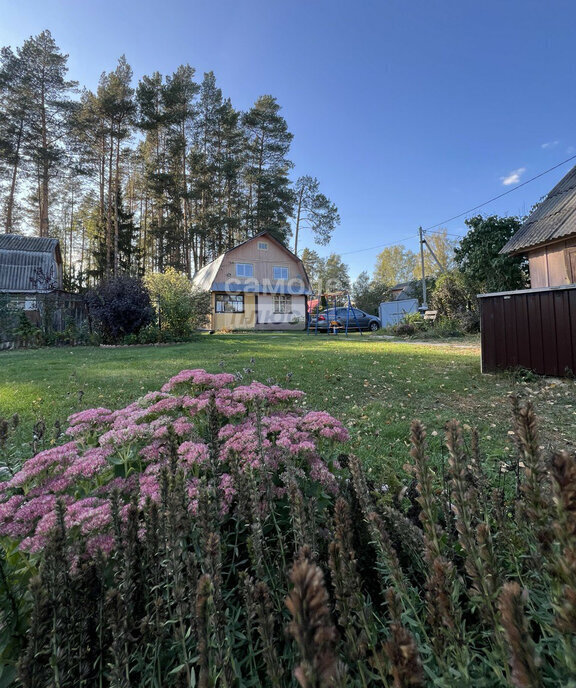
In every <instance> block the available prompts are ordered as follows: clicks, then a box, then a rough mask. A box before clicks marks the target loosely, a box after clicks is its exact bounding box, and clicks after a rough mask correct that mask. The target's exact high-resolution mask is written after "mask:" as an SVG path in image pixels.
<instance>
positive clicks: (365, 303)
mask: <svg viewBox="0 0 576 688" xmlns="http://www.w3.org/2000/svg"><path fill="white" fill-rule="evenodd" d="M352 299H353V301H354V304H355V305H356V306H358V308H361V309H362V310H363V311H366V312H367V313H374V314H377V313H378V306H379V305H380V304H381V303H382V302H383V301H388V300H389V299H390V290H389V287H387V286H386V285H385V284H383V283H382V282H378V281H376V280H373V279H370V275H369V274H368V273H367V272H366V271H363V272H361V273H360V274H359V275H358V277H357V278H356V280H355V281H354V284H353V285H352Z"/></svg>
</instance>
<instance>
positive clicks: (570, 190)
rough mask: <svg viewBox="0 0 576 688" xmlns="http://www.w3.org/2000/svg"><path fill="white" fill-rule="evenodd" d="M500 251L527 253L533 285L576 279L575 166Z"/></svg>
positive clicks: (557, 285) (543, 285) (570, 282)
mask: <svg viewBox="0 0 576 688" xmlns="http://www.w3.org/2000/svg"><path fill="white" fill-rule="evenodd" d="M500 253H509V254H511V255H518V254H524V255H526V256H527V258H528V263H529V269H530V285H531V287H532V288H539V287H560V286H563V285H566V284H575V283H576V167H573V168H572V169H571V170H570V172H568V174H567V175H566V176H565V177H564V178H563V179H561V180H560V181H559V182H558V184H556V186H555V187H554V188H553V189H552V191H550V193H549V194H548V195H547V196H546V198H545V199H544V200H543V201H542V202H541V203H539V204H538V205H537V206H536V208H535V209H534V210H533V211H532V212H531V213H530V215H529V216H528V218H527V220H526V221H525V222H524V224H523V225H522V226H521V227H520V229H519V230H518V231H517V232H516V234H514V236H513V237H512V238H511V239H510V240H509V241H508V243H507V244H506V245H505V246H504V247H503V248H502V250H501V251H500Z"/></svg>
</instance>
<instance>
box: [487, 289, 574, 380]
mask: <svg viewBox="0 0 576 688" xmlns="http://www.w3.org/2000/svg"><path fill="white" fill-rule="evenodd" d="M479 300H480V328H481V330H480V331H481V341H482V372H483V373H491V372H495V371H497V370H502V369H506V368H517V367H522V368H526V369H528V370H532V371H534V372H535V373H538V374H540V375H553V376H557V377H561V376H566V375H573V374H575V373H576V285H570V286H566V287H551V288H547V289H525V290H522V291H510V292H503V293H499V294H482V295H480V296H479Z"/></svg>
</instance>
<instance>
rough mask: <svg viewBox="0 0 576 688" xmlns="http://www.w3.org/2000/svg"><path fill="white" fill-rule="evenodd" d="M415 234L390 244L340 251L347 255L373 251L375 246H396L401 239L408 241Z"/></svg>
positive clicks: (414, 235)
mask: <svg viewBox="0 0 576 688" xmlns="http://www.w3.org/2000/svg"><path fill="white" fill-rule="evenodd" d="M417 236H418V235H417V234H411V235H410V236H409V237H404V239H398V240H397V241H393V242H392V243H390V244H378V245H377V246H370V247H369V248H359V249H356V251H346V252H345V253H340V255H341V256H349V255H350V254H352V253H362V252H363V251H373V250H374V249H376V248H388V247H389V246H398V244H400V243H401V242H402V241H408V240H409V239H414V238H415V237H417Z"/></svg>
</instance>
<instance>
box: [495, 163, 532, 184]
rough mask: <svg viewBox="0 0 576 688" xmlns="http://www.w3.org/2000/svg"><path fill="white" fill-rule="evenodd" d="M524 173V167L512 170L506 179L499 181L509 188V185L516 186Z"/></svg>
mask: <svg viewBox="0 0 576 688" xmlns="http://www.w3.org/2000/svg"><path fill="white" fill-rule="evenodd" d="M524 172H526V168H525V167H519V168H518V169H517V170H512V172H510V174H509V175H508V176H507V177H500V181H501V182H502V184H503V185H504V186H510V185H511V184H518V182H519V181H520V177H521V176H522V175H523V174H524Z"/></svg>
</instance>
